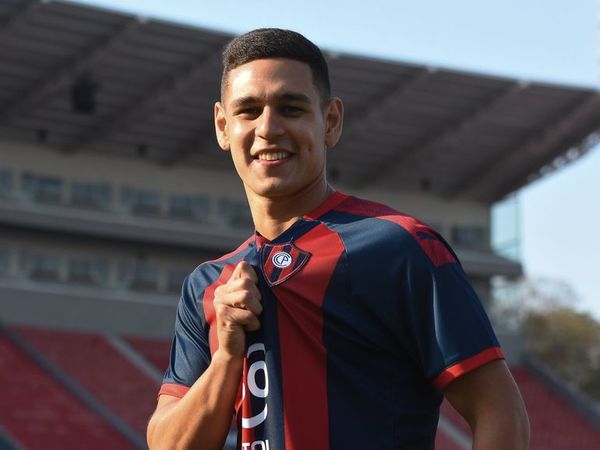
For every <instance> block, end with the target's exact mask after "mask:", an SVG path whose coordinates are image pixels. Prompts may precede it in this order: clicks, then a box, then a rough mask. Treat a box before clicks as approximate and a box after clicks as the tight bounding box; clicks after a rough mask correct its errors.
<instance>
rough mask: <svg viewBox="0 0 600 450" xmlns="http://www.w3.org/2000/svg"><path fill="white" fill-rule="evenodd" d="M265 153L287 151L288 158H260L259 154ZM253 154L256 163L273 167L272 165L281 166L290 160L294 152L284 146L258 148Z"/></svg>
mask: <svg viewBox="0 0 600 450" xmlns="http://www.w3.org/2000/svg"><path fill="white" fill-rule="evenodd" d="M263 153H285V154H286V155H287V158H284V159H275V160H267V159H260V158H259V156H260V155H261V154H263ZM251 156H252V157H253V158H254V161H253V162H254V163H256V164H259V165H261V166H266V167H271V166H279V165H282V164H285V163H286V162H288V161H289V160H290V159H291V158H292V157H293V156H294V153H292V152H290V151H289V150H287V149H285V148H282V147H265V148H261V149H260V150H257V151H256V152H254V153H253V154H251Z"/></svg>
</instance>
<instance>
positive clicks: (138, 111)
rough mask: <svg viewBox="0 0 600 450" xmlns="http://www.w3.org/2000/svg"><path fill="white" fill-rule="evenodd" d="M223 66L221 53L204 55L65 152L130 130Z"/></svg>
mask: <svg viewBox="0 0 600 450" xmlns="http://www.w3.org/2000/svg"><path fill="white" fill-rule="evenodd" d="M220 63H221V54H220V51H216V50H215V51H214V52H211V53H210V54H209V55H202V56H201V57H199V58H197V59H196V60H195V61H193V62H192V63H190V64H188V65H187V66H186V67H185V68H184V69H183V70H181V71H180V72H179V73H178V74H176V75H175V76H172V75H171V76H168V77H166V78H163V79H161V80H160V81H159V82H157V83H156V84H155V85H154V86H153V87H152V88H151V89H149V90H148V91H147V92H144V93H143V95H141V96H140V97H139V98H138V99H137V100H136V101H134V102H133V103H131V104H128V105H126V106H125V107H124V108H123V109H122V110H121V111H119V112H117V113H116V114H114V115H111V117H110V118H109V119H108V120H106V121H105V122H102V123H100V124H99V125H98V126H97V127H96V128H95V129H94V130H93V131H92V132H91V133H89V134H86V135H82V136H78V137H77V138H75V139H74V140H73V141H72V142H70V143H69V144H67V145H66V146H65V147H64V150H66V151H77V150H80V149H82V148H84V147H89V146H91V145H93V144H94V143H95V142H97V141H100V140H102V139H104V138H106V137H107V136H109V135H111V134H113V133H116V132H119V131H122V130H126V129H128V128H130V127H131V126H132V125H134V124H135V123H138V122H140V121H143V120H145V119H147V118H148V117H149V116H151V115H152V114H153V113H155V112H156V111H158V110H160V109H164V108H166V107H167V106H168V105H169V103H171V102H173V101H174V99H175V98H176V97H177V95H179V94H181V93H182V92H183V91H185V90H186V89H188V88H189V87H190V86H191V84H192V83H193V82H194V81H195V80H196V79H197V78H198V76H200V75H201V74H202V73H204V72H214V71H216V70H217V67H218V66H219V64H220Z"/></svg>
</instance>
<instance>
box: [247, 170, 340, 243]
mask: <svg viewBox="0 0 600 450" xmlns="http://www.w3.org/2000/svg"><path fill="white" fill-rule="evenodd" d="M333 191H334V189H333V188H332V187H331V186H329V184H327V182H326V181H323V183H319V184H318V185H315V186H309V187H307V188H306V189H304V190H302V191H300V192H297V193H295V194H294V195H291V196H286V197H261V196H258V195H255V194H253V193H252V194H251V193H248V192H247V196H248V204H249V205H250V211H251V212H252V220H253V221H254V226H255V227H256V231H258V232H259V233H260V234H261V235H262V236H263V237H265V238H266V239H269V240H272V239H275V238H276V237H277V236H279V235H280V234H281V233H283V232H284V231H285V230H287V229H288V228H289V227H291V226H292V225H293V224H294V223H295V222H296V221H297V220H298V219H299V218H300V217H302V216H303V215H304V214H306V213H308V212H310V211H312V210H313V209H315V208H316V207H317V206H319V205H320V204H321V203H323V202H324V201H325V200H326V199H327V198H328V197H329V195H331V193H332V192H333Z"/></svg>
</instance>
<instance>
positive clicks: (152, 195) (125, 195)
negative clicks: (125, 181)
mask: <svg viewBox="0 0 600 450" xmlns="http://www.w3.org/2000/svg"><path fill="white" fill-rule="evenodd" d="M121 201H122V202H123V204H124V205H125V206H126V207H127V208H128V209H129V211H131V212H132V213H133V214H138V215H142V216H157V215H159V214H160V195H159V194H158V192H156V191H150V190H146V189H134V188H130V187H125V188H123V189H122V191H121Z"/></svg>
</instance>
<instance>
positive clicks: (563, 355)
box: [492, 278, 600, 401]
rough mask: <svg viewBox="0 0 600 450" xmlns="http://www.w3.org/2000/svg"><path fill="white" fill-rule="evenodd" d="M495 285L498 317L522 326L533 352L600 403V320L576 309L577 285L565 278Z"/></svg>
mask: <svg viewBox="0 0 600 450" xmlns="http://www.w3.org/2000/svg"><path fill="white" fill-rule="evenodd" d="M494 286H495V292H496V295H495V296H494V299H495V300H494V307H493V310H492V317H493V318H494V319H495V321H496V322H499V323H500V324H501V326H504V327H509V328H512V329H518V330H520V331H521V332H522V333H523V335H524V337H525V340H526V351H527V353H529V355H530V356H533V357H534V358H535V359H537V360H538V361H540V362H541V363H543V364H544V365H545V366H547V367H548V368H550V369H551V370H552V371H553V372H554V373H555V374H556V375H558V376H559V377H560V378H562V379H563V380H565V381H566V382H568V383H569V384H571V385H573V386H574V387H576V388H578V389H579V390H580V391H582V392H584V393H586V394H587V395H589V396H590V397H591V398H593V399H594V400H596V401H600V323H598V322H597V321H596V320H594V318H593V317H592V316H591V315H590V314H588V313H585V312H580V311H577V310H576V309H575V307H574V305H575V304H576V303H577V301H578V298H577V295H576V294H575V292H574V290H573V288H572V287H571V286H570V285H569V284H568V283H566V282H564V281H561V280H553V279H525V278H524V279H521V280H518V281H516V282H510V281H506V280H499V281H498V280H497V281H496V282H495V285H494Z"/></svg>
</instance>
